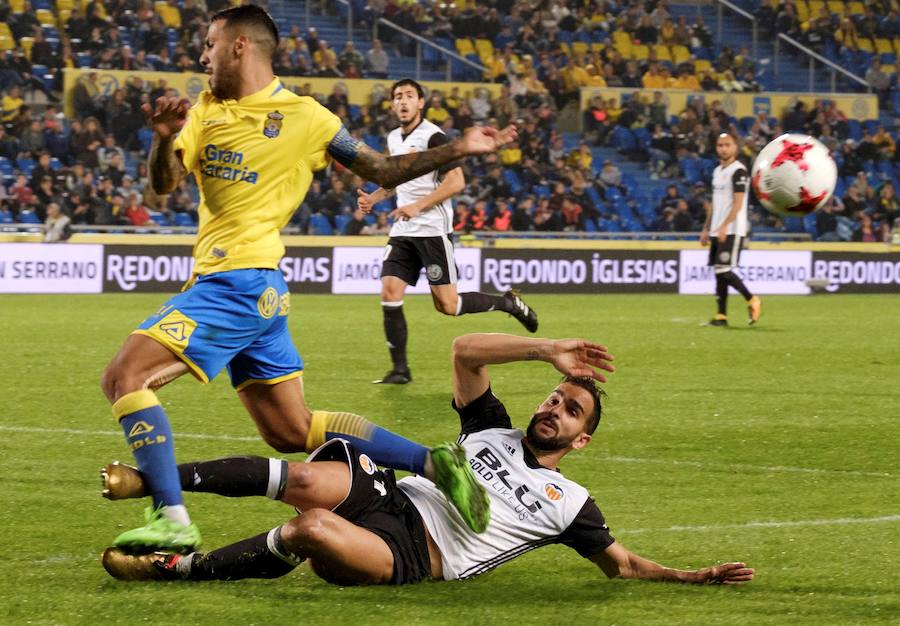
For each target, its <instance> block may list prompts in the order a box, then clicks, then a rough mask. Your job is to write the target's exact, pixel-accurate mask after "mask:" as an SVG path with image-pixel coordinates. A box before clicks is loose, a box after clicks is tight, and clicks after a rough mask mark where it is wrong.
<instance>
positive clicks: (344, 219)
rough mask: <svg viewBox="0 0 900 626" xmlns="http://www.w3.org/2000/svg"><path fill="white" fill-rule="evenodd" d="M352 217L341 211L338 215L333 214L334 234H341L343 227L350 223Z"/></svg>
mask: <svg viewBox="0 0 900 626" xmlns="http://www.w3.org/2000/svg"><path fill="white" fill-rule="evenodd" d="M351 219H352V218H351V217H350V216H349V215H346V214H344V213H341V214H340V215H335V216H334V224H335V229H334V230H335V234H337V235H343V234H344V229H345V228H347V224H349V223H350V220H351Z"/></svg>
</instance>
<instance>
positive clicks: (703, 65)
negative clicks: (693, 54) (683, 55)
mask: <svg viewBox="0 0 900 626" xmlns="http://www.w3.org/2000/svg"><path fill="white" fill-rule="evenodd" d="M711 69H712V63H710V62H709V61H708V60H707V59H697V60H696V61H694V70H696V72H697V73H698V74H701V73H703V72H708V71H710V70H711Z"/></svg>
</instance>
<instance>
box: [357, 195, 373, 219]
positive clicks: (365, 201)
mask: <svg viewBox="0 0 900 626" xmlns="http://www.w3.org/2000/svg"><path fill="white" fill-rule="evenodd" d="M373 195H374V194H371V193H366V192H365V191H363V190H362V189H357V190H356V206H358V207H359V208H360V209H361V210H362V212H363V213H365V214H366V215H368V214H369V213H371V212H372V207H373V206H375V200H374V198H373V197H372V196H373Z"/></svg>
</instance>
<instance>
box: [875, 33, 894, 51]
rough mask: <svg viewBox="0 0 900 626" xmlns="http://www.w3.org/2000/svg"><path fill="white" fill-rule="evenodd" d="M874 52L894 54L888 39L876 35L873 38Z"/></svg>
mask: <svg viewBox="0 0 900 626" xmlns="http://www.w3.org/2000/svg"><path fill="white" fill-rule="evenodd" d="M875 52H877V53H878V54H894V46H893V44H891V40H890V39H884V38H882V37H878V38H877V39H876V40H875Z"/></svg>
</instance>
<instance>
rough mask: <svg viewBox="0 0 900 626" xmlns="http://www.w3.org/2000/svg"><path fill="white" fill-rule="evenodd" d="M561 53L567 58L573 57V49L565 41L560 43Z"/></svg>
mask: <svg viewBox="0 0 900 626" xmlns="http://www.w3.org/2000/svg"><path fill="white" fill-rule="evenodd" d="M559 51H560V52H562V53H563V54H564V55H566V56H567V57H570V56H572V49H571V48H570V47H569V44H567V43H566V42H565V41H560V42H559Z"/></svg>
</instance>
